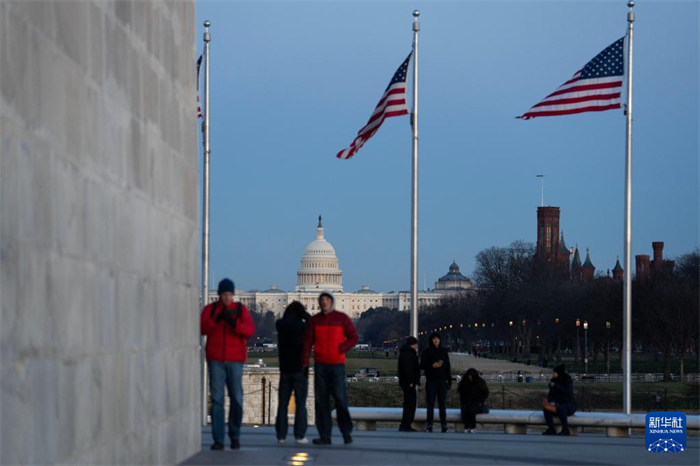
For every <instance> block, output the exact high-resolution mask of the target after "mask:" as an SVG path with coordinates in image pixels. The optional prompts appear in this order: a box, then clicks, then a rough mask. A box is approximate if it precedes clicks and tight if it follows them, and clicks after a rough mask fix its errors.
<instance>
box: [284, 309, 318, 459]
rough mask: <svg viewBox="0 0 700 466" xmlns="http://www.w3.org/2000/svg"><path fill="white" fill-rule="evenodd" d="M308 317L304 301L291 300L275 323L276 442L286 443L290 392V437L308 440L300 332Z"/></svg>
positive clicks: (306, 383)
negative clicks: (292, 407) (277, 377)
mask: <svg viewBox="0 0 700 466" xmlns="http://www.w3.org/2000/svg"><path fill="white" fill-rule="evenodd" d="M309 318H311V316H310V315H309V313H308V312H306V308H304V305H303V304H301V303H300V302H299V301H292V302H291V303H290V304H289V306H287V309H285V311H284V316H283V317H282V318H281V319H279V320H278V321H277V322H276V323H275V327H276V328H277V348H278V351H279V362H280V384H279V390H278V401H277V421H276V422H275V432H276V433H277V442H278V443H286V438H287V429H288V421H287V413H288V410H289V400H290V398H291V396H292V392H293V393H294V400H295V403H296V413H295V415H294V438H295V439H296V443H297V444H299V445H305V444H307V443H309V441H308V440H307V439H306V427H307V419H306V396H307V395H308V392H309V371H308V369H309V368H308V367H307V368H306V370H304V366H303V365H302V362H301V355H302V350H303V348H304V333H306V322H307V321H308V320H309Z"/></svg>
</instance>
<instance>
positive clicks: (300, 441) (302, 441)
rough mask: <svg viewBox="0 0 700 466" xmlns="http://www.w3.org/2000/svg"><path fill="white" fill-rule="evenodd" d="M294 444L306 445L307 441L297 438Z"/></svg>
mask: <svg viewBox="0 0 700 466" xmlns="http://www.w3.org/2000/svg"><path fill="white" fill-rule="evenodd" d="M295 442H296V444H297V445H306V444H307V443H309V439H307V438H306V437H304V438H298V439H296V440H295Z"/></svg>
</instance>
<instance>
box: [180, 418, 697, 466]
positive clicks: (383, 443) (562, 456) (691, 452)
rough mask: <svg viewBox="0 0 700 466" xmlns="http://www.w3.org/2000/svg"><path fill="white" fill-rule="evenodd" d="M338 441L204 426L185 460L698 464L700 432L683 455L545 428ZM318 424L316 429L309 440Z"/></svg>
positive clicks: (301, 464) (300, 465)
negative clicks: (198, 446)
mask: <svg viewBox="0 0 700 466" xmlns="http://www.w3.org/2000/svg"><path fill="white" fill-rule="evenodd" d="M333 433H334V437H333V445H332V446H330V447H316V446H313V445H305V446H301V445H295V444H294V443H293V438H292V436H291V435H290V436H289V437H288V439H287V441H288V442H289V441H290V440H291V441H292V443H291V444H289V443H288V444H285V445H278V444H277V442H276V438H275V432H274V428H273V427H269V426H265V427H260V428H254V427H244V428H243V434H242V436H241V444H242V448H241V450H239V451H231V450H230V449H229V448H228V445H226V447H227V449H226V450H225V451H223V452H213V451H211V450H209V447H210V446H211V443H212V440H211V429H210V428H209V427H207V428H204V429H203V430H202V451H201V452H200V453H198V454H196V455H194V456H193V457H191V458H190V459H188V460H187V461H186V462H184V463H182V464H186V465H195V464H211V465H217V464H235V465H293V466H312V465H313V466H321V465H353V466H356V465H482V464H499V465H500V464H513V465H514V464H524V465H547V466H554V465H557V466H569V465H630V466H632V465H646V464H648V465H660V464H663V465H676V464H679V465H681V464H682V465H686V464H690V465H696V464H697V460H698V455H699V454H700V438H698V437H689V438H688V447H687V450H686V451H685V452H683V453H649V452H647V451H646V449H645V448H644V437H641V436H637V437H630V438H608V437H605V436H603V435H598V434H579V435H578V436H577V437H543V436H542V435H539V434H528V435H506V434H503V433H494V432H493V431H490V432H478V433H476V434H457V433H453V432H451V433H447V434H441V433H433V434H430V433H423V432H419V433H401V432H397V431H393V430H381V429H380V430H378V431H376V432H357V431H356V432H355V433H354V434H353V437H354V439H355V442H354V443H353V444H352V445H348V446H345V445H343V439H342V437H340V434H339V433H338V431H337V429H335V428H334V432H333ZM315 436H316V430H315V429H314V428H313V427H312V428H310V429H309V432H308V435H307V437H308V438H309V440H311V439H312V438H314V437H315Z"/></svg>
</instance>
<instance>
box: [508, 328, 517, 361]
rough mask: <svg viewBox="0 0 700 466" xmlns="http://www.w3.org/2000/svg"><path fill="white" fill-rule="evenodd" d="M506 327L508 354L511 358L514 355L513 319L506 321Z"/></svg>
mask: <svg viewBox="0 0 700 466" xmlns="http://www.w3.org/2000/svg"><path fill="white" fill-rule="evenodd" d="M508 327H510V356H511V358H512V357H514V356H515V334H514V332H513V321H512V320H509V321H508Z"/></svg>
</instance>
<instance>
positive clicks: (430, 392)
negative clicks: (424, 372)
mask: <svg viewBox="0 0 700 466" xmlns="http://www.w3.org/2000/svg"><path fill="white" fill-rule="evenodd" d="M425 395H426V400H425V401H426V404H427V405H428V413H427V414H428V427H432V426H433V416H434V413H433V410H434V409H435V396H436V395H437V399H438V407H439V408H440V424H441V425H442V427H447V407H446V405H445V399H446V398H447V381H446V380H427V381H426V382H425Z"/></svg>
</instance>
